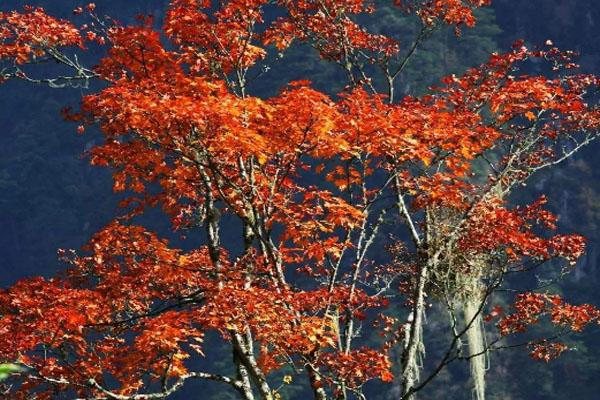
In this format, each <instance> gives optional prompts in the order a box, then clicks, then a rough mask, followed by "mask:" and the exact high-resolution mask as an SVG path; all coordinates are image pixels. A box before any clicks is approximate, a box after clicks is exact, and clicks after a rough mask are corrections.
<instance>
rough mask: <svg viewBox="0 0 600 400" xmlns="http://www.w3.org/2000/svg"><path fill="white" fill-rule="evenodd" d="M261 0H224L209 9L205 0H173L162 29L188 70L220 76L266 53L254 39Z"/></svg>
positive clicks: (251, 62)
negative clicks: (173, 44) (177, 49)
mask: <svg viewBox="0 0 600 400" xmlns="http://www.w3.org/2000/svg"><path fill="white" fill-rule="evenodd" d="M265 4H266V1H264V0H228V1H225V2H223V3H221V7H220V8H219V9H218V10H217V11H216V12H211V11H210V7H211V2H210V1H209V0H174V1H172V2H171V5H170V8H169V11H168V12H167V15H166V19H165V25H164V31H165V33H166V34H167V35H168V36H169V38H171V40H172V41H173V43H175V44H176V45H177V46H178V47H179V49H180V52H181V57H182V61H184V62H186V63H187V64H189V65H190V69H191V71H192V72H195V73H205V74H214V75H215V76H219V77H223V74H228V73H230V72H232V71H233V70H235V69H239V68H247V67H250V66H252V65H253V64H255V63H256V61H258V60H260V59H262V58H263V57H264V56H265V55H266V52H265V50H264V49H262V48H261V47H259V46H257V43H256V35H257V34H256V29H257V25H259V24H261V23H262V22H263V17H262V14H263V11H262V6H263V5H265ZM203 9H204V10H205V12H204V11H202V10H203Z"/></svg>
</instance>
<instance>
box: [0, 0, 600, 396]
mask: <svg viewBox="0 0 600 400" xmlns="http://www.w3.org/2000/svg"><path fill="white" fill-rule="evenodd" d="M489 4H490V1H489V0H435V1H433V0H432V1H429V0H426V1H396V2H395V6H396V7H397V8H398V12H404V13H408V14H411V15H414V16H415V18H418V19H419V20H420V23H421V30H420V31H419V32H418V34H417V36H416V37H415V38H394V37H386V36H384V35H381V34H375V33H372V32H369V31H368V30H367V28H365V27H364V26H362V25H361V24H359V23H358V22H357V21H358V19H357V18H356V17H357V16H361V17H368V16H369V15H372V14H373V13H374V12H375V9H376V4H374V3H371V2H365V1H363V0H315V1H312V0H310V1H302V2H296V1H278V2H274V3H273V2H267V1H263V0H229V1H224V2H221V3H218V4H213V3H211V2H210V1H208V0H204V1H199V0H173V1H171V3H170V5H169V8H168V10H167V12H166V15H165V19H164V24H163V27H162V30H158V29H156V28H155V27H154V24H153V21H152V20H151V19H150V18H146V17H141V18H140V21H139V23H138V24H137V25H132V26H124V25H121V24H119V23H118V22H116V21H113V20H111V19H109V18H105V17H101V16H99V15H98V14H97V13H96V9H95V5H94V4H90V5H88V6H87V7H85V8H78V9H76V10H75V14H76V17H74V22H69V21H64V20H60V19H56V18H53V17H51V16H49V15H48V14H46V12H45V11H44V10H43V9H40V8H31V7H30V8H25V9H24V10H21V11H13V12H7V13H0V62H2V69H1V70H0V74H1V78H2V80H8V79H22V80H25V81H28V82H31V83H38V84H47V85H50V86H52V87H68V86H85V85H87V83H88V82H90V81H98V82H101V88H100V89H98V90H97V91H96V92H93V93H92V94H88V95H86V96H84V97H83V99H82V105H81V108H80V110H77V111H75V112H72V111H69V110H67V111H66V112H65V116H66V117H67V118H68V119H71V120H74V121H77V122H78V123H79V124H80V126H79V127H78V128H77V131H78V132H79V133H84V131H85V127H86V126H99V127H100V129H101V130H102V133H103V135H104V138H105V140H104V143H102V144H100V145H97V146H96V147H94V148H92V149H91V150H90V151H89V154H88V155H89V158H90V160H91V163H92V164H93V165H98V166H104V167H109V168H111V169H112V170H113V178H114V189H115V190H116V191H123V192H126V193H127V194H128V196H129V197H128V198H127V199H126V200H125V201H123V203H122V204H121V206H122V209H123V212H122V214H121V215H119V216H118V217H117V218H116V220H115V221H114V222H112V223H111V224H109V225H108V226H107V227H105V228H104V229H103V230H101V231H100V232H98V233H96V234H95V235H94V236H93V237H92V239H91V241H90V243H89V245H88V246H86V247H85V248H84V249H83V250H82V252H73V251H62V252H61V258H62V259H63V260H64V261H65V262H66V263H68V264H69V269H68V270H67V271H65V273H64V274H62V275H61V276H58V277H55V278H52V279H43V278H30V279H24V280H22V281H20V282H18V283H17V284H15V285H14V286H13V287H11V288H8V289H6V290H3V291H2V292H1V293H0V316H1V318H0V334H1V335H2V337H3V338H6V340H3V341H2V342H1V343H0V362H10V363H16V364H18V365H20V366H23V367H25V368H26V369H25V370H19V371H17V372H16V373H15V374H14V376H12V377H11V379H10V380H9V381H7V382H4V383H3V384H2V385H3V386H5V390H6V393H7V394H10V396H12V397H11V398H15V399H19V398H23V399H25V398H39V399H45V398H48V399H49V398H58V397H61V396H63V397H64V396H76V397H78V398H94V399H98V398H107V399H119V400H129V399H131V400H133V399H156V398H165V397H168V396H170V395H172V394H173V393H175V392H176V391H177V390H179V389H180V388H181V387H183V386H184V385H185V384H186V383H187V382H188V381H192V380H210V381H216V382H220V383H222V384H223V385H224V386H228V387H229V388H230V389H231V390H232V391H234V392H237V393H238V394H239V396H240V397H241V398H243V399H246V400H250V399H255V398H261V399H275V398H279V397H281V394H280V392H279V391H280V386H281V385H279V384H278V382H277V381H276V378H275V377H276V376H277V372H280V371H290V370H292V371H294V373H295V374H296V375H298V376H300V375H303V376H305V378H306V382H307V386H308V388H309V390H310V391H311V393H312V394H313V396H314V398H316V399H320V400H323V399H328V398H335V399H348V398H365V393H364V388H365V385H366V384H367V383H368V382H370V381H373V380H380V381H383V382H386V383H390V384H392V385H395V387H397V388H398V390H397V396H398V398H401V399H413V398H414V397H415V395H416V393H417V392H419V391H420V390H421V389H423V388H424V387H426V386H427V385H428V384H429V383H430V382H432V381H433V380H434V379H435V378H436V376H437V374H438V373H439V372H440V371H441V370H443V369H444V368H446V367H447V366H448V365H450V364H451V363H453V362H454V361H457V360H468V361H469V362H470V364H471V372H472V383H471V385H472V386H473V388H474V394H475V396H476V398H477V399H479V400H480V399H482V398H484V397H485V376H484V368H483V367H482V366H483V364H484V363H485V358H486V355H487V353H489V352H491V351H496V350H500V349H502V348H504V347H518V346H519V343H516V344H515V342H514V341H513V340H514V339H512V338H513V337H514V336H518V335H523V334H525V333H528V332H529V331H532V330H534V326H535V325H536V324H538V323H540V322H543V321H547V323H550V324H553V325H554V326H555V327H556V335H555V336H554V337H538V338H536V337H533V338H532V337H531V336H526V337H525V339H523V340H524V341H523V342H522V346H523V347H525V346H527V347H529V349H530V352H531V355H532V357H533V358H535V359H540V360H546V361H548V360H550V359H552V358H554V357H556V356H558V355H560V353H561V352H563V351H564V350H566V349H567V347H566V346H565V345H564V344H562V343H561V342H560V340H559V338H560V336H562V335H564V334H566V333H569V332H579V331H581V330H582V329H584V327H585V326H586V325H588V324H590V323H595V322H597V321H598V320H599V319H600V311H599V310H598V309H597V308H595V307H594V306H591V305H587V304H584V305H572V304H569V303H567V302H566V301H565V300H563V299H562V298H560V297H559V296H557V295H555V294H552V293H551V292H549V291H546V290H545V289H544V287H539V288H538V287H535V288H531V289H529V290H521V291H520V292H519V293H518V294H517V296H516V298H515V300H514V303H513V305H512V306H511V307H510V309H509V310H503V309H502V308H500V307H499V306H498V305H497V304H495V298H494V297H493V295H494V293H496V292H497V290H499V289H505V288H507V287H510V285H512V284H514V280H515V279H525V278H520V277H521V276H526V275H527V274H531V273H539V272H540V270H542V269H543V268H550V269H554V270H558V271H559V272H563V271H566V270H567V269H568V268H570V267H571V266H573V265H574V264H575V262H576V260H577V258H578V257H580V256H581V255H582V254H583V252H584V250H585V240H584V239H583V238H582V237H580V236H578V235H574V234H571V235H564V234H558V233H556V232H555V231H556V229H557V217H556V216H554V215H552V214H551V213H550V212H548V211H546V210H545V209H544V205H545V203H546V199H545V198H540V199H539V200H537V201H536V202H534V203H533V204H526V205H520V206H515V205H513V204H511V202H510V201H509V196H510V194H511V193H513V192H514V191H516V190H518V189H519V188H520V187H521V186H522V185H524V184H525V183H526V182H527V181H528V180H529V178H530V177H531V176H532V175H534V174H535V173H536V172H538V171H540V170H543V169H545V168H549V167H552V166H554V165H557V164H559V163H560V162H562V161H564V160H566V159H568V158H569V157H571V156H572V155H573V154H574V153H575V152H576V151H577V150H579V149H580V148H582V147H583V146H585V145H587V144H588V143H590V142H591V141H592V140H594V139H596V138H597V136H598V129H599V127H600V109H599V108H598V107H597V105H596V103H595V98H594V94H595V91H596V90H597V86H598V78H597V77H596V76H593V75H585V74H581V73H578V72H577V70H576V68H577V66H576V64H575V63H574V57H575V54H573V53H572V52H564V51H560V50H558V49H557V48H555V47H554V46H553V45H552V43H551V42H548V43H546V44H545V45H544V46H542V47H540V48H537V49H533V50H532V49H528V48H527V47H525V46H524V44H523V43H522V42H519V43H515V45H514V46H513V49H512V50H510V51H508V52H506V53H504V54H493V55H492V56H491V57H490V59H489V61H488V62H486V63H484V64H483V65H480V66H478V67H474V68H472V69H470V70H468V71H466V73H465V74H464V75H463V76H460V77H458V76H450V77H446V78H443V79H442V80H441V82H440V84H439V86H437V87H433V88H431V89H430V91H429V93H428V94H426V95H424V96H420V97H416V96H410V95H407V96H403V97H401V96H398V95H397V93H395V88H396V87H397V85H396V84H397V82H396V81H397V80H398V79H399V77H400V76H401V73H402V71H403V70H404V68H405V67H406V65H407V64H408V63H409V61H410V58H411V57H412V55H413V54H414V53H415V51H416V50H417V49H418V47H419V46H420V45H421V43H422V42H423V41H425V40H427V39H428V37H429V36H430V34H431V32H432V31H434V30H435V29H438V28H439V27H440V26H442V25H451V26H454V27H455V28H456V32H457V34H460V29H462V28H465V27H467V28H468V27H470V26H473V25H474V24H475V23H476V19H475V16H474V15H475V14H474V10H475V9H476V8H478V7H483V6H486V5H489ZM267 7H277V9H278V15H280V17H278V18H275V19H273V18H266V17H265V9H266V8H267ZM86 19H87V23H85V20H86ZM82 21H83V22H82ZM80 22H81V24H80V25H79V26H78V25H76V24H79V23H80ZM411 40H413V41H412V44H411V42H410V41H411ZM294 41H301V42H304V43H306V44H308V45H310V46H312V47H313V48H314V49H315V50H316V51H318V52H319V54H320V55H321V57H322V58H323V59H325V60H328V61H331V62H332V63H336V64H338V65H339V66H340V68H342V70H343V71H345V74H346V76H347V84H348V86H347V88H346V90H344V91H343V92H342V93H340V94H338V95H337V96H336V97H331V96H328V95H326V94H324V93H321V92H318V91H317V90H314V89H312V88H311V86H310V82H307V81H300V82H290V84H289V85H288V86H287V87H286V88H284V89H283V90H282V91H281V93H280V94H279V95H277V96H274V97H272V98H266V99H264V98H258V97H255V96H252V95H251V91H250V90H249V84H250V83H251V80H252V79H253V78H254V76H255V75H256V71H257V70H258V71H264V70H265V68H264V67H265V64H266V63H268V62H269V54H270V52H272V51H273V49H275V50H276V51H279V52H283V51H285V49H286V48H288V47H289V46H290V45H291V44H292V43H293V42H294ZM407 43H408V44H407ZM90 46H104V47H105V48H106V53H105V56H104V57H103V58H102V59H101V60H100V61H99V63H98V65H97V66H95V67H87V66H85V65H83V64H82V63H81V62H80V60H79V58H78V57H76V56H75V54H76V52H78V51H85V50H86V48H87V47H90ZM44 62H58V63H59V64H61V65H62V66H63V67H64V68H65V71H66V72H65V73H64V74H62V75H56V76H44V77H39V76H38V75H36V64H40V63H44ZM532 62H535V63H537V64H544V65H545V67H541V69H543V70H544V71H545V72H546V74H545V75H531V74H527V73H526V71H527V70H528V68H530V67H529V65H530V64H531V63H532ZM375 74H377V76H378V77H379V78H383V79H381V81H382V82H384V83H385V85H383V86H381V85H379V84H378V83H377V82H376V81H375V79H374V75H375ZM398 97H400V98H398ZM155 207H158V208H160V209H161V210H163V211H164V213H165V214H166V215H168V216H169V217H170V219H171V222H172V226H173V229H174V230H175V231H185V232H188V233H187V234H188V235H196V236H198V237H200V238H201V239H202V245H200V246H197V247H195V248H193V249H191V250H183V249H178V248H174V247H172V246H170V245H169V243H168V241H167V240H165V239H161V238H160V237H158V235H156V234H155V233H152V232H150V231H148V230H146V229H145V228H143V227H141V226H137V225H136V224H135V223H134V219H135V218H136V217H137V216H138V215H141V214H144V212H145V211H146V210H147V209H148V208H155ZM225 231H226V232H227V234H226V235H224V234H223V232H225ZM232 231H236V232H237V234H236V235H234V234H233V233H231V232H232ZM384 252H385V253H386V256H382V255H381V254H382V253H384ZM513 275H514V276H517V277H519V278H512V276H513ZM434 304H435V305H436V307H439V308H437V309H439V310H444V312H446V313H447V314H448V316H449V321H450V322H449V325H448V327H447V328H448V329H447V331H446V332H444V333H443V334H444V335H446V336H447V337H448V347H447V351H446V352H445V353H444V354H442V355H441V356H440V357H439V360H435V361H434V363H435V365H434V367H433V368H431V369H430V370H428V369H427V370H426V369H423V367H422V365H421V359H422V357H423V356H424V353H423V349H424V347H425V344H426V343H425V338H424V330H425V324H424V318H425V313H426V310H427V309H428V308H429V307H432V306H433V305H434ZM484 323H487V324H489V325H490V326H494V325H495V326H496V327H497V333H493V334H492V333H488V332H486V330H485V329H483V328H482V325H483V324H484ZM365 332H367V334H366V333H365ZM209 334H218V340H220V341H222V342H223V343H226V344H227V346H226V347H221V349H227V352H228V355H231V357H230V358H231V370H232V371H233V373H231V374H227V373H223V372H221V371H215V370H214V369H213V368H212V366H211V365H210V363H208V362H207V361H206V357H205V355H206V353H207V352H209V351H210V350H211V348H210V347H211V346H210V345H207V342H208V341H209V340H213V339H208V338H207V336H208V335H209ZM371 334H375V335H378V336H380V340H379V341H378V343H376V344H374V343H373V341H370V340H368V339H369V337H368V336H369V335H371ZM487 336H489V338H488V340H484V339H486V337H487ZM214 340H217V339H214ZM465 341H466V342H467V343H468V345H467V346H466V347H465V346H464V342H465ZM398 353H399V354H400V356H399V357H397V358H396V357H394V354H398ZM222 356H223V355H221V357H222ZM291 379H292V378H291V377H289V376H286V377H285V378H284V380H283V382H284V384H285V383H289V382H290V381H291Z"/></svg>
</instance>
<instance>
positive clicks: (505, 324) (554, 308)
mask: <svg viewBox="0 0 600 400" xmlns="http://www.w3.org/2000/svg"><path fill="white" fill-rule="evenodd" d="M511 307H512V309H513V310H514V312H512V313H510V314H507V315H504V316H502V318H501V319H500V321H499V322H498V324H497V326H498V329H499V330H500V334H502V335H503V336H506V335H511V334H515V333H523V332H526V331H527V330H528V329H529V328H530V326H531V325H535V324H537V323H539V322H540V321H541V320H542V319H543V318H544V317H546V318H547V319H548V321H549V322H550V323H552V324H553V325H556V326H558V327H560V328H562V329H564V330H569V331H573V332H581V331H582V330H583V329H584V328H585V327H586V326H587V325H589V324H590V323H600V310H599V309H598V308H596V307H594V306H592V305H590V304H581V305H572V304H569V303H566V302H564V300H563V299H561V297H560V296H558V295H552V294H546V293H531V292H528V293H522V294H519V295H517V297H516V299H515V302H514V303H513V304H512V306H511ZM530 348H531V356H532V357H533V358H534V359H536V360H543V361H550V360H552V359H554V358H556V357H558V356H559V355H560V354H561V353H562V352H563V351H565V350H567V346H565V345H564V344H562V343H557V342H554V341H550V340H547V339H543V340H539V341H534V342H531V343H530Z"/></svg>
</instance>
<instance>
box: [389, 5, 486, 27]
mask: <svg viewBox="0 0 600 400" xmlns="http://www.w3.org/2000/svg"><path fill="white" fill-rule="evenodd" d="M394 3H395V4H396V5H397V6H398V7H400V8H403V9H405V10H407V11H410V12H416V14H417V15H418V16H419V17H420V18H421V20H422V21H423V23H424V24H426V25H429V26H431V25H435V24H436V23H438V21H442V22H444V23H446V24H448V25H455V26H459V25H465V26H468V27H472V26H474V25H475V22H476V19H475V15H474V14H473V11H474V10H475V9H476V8H478V7H484V6H489V5H490V4H491V3H492V1H491V0H395V1H394Z"/></svg>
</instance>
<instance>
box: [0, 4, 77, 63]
mask: <svg viewBox="0 0 600 400" xmlns="http://www.w3.org/2000/svg"><path fill="white" fill-rule="evenodd" d="M82 43H83V41H82V38H81V35H80V33H79V30H78V29H77V28H76V27H75V26H74V25H73V24H71V23H70V22H68V21H65V20H59V19H56V18H53V17H50V16H48V15H47V14H46V13H45V11H44V9H42V8H31V7H28V8H26V9H25V11H24V12H22V13H20V12H17V11H11V12H0V60H2V59H10V60H13V61H14V62H15V63H17V64H24V63H26V62H28V61H30V60H31V58H32V57H35V58H41V57H43V56H44V55H45V54H46V53H47V51H48V50H50V49H53V48H57V47H64V46H81V45H82Z"/></svg>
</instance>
